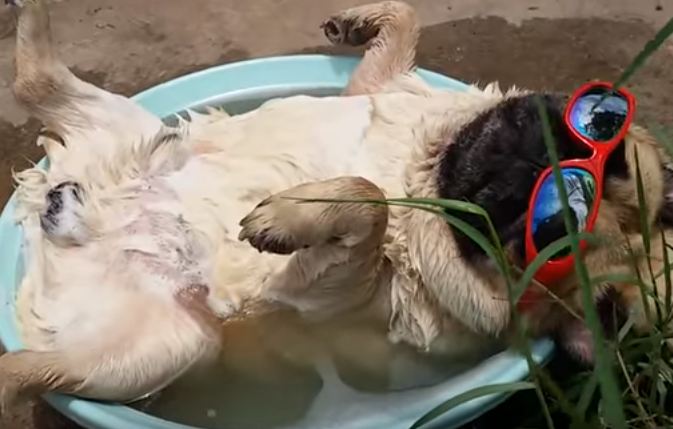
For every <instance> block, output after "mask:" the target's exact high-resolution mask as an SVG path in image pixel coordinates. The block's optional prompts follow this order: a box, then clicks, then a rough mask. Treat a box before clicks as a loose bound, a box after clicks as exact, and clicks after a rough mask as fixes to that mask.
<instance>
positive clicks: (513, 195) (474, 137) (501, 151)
mask: <svg viewBox="0 0 673 429" xmlns="http://www.w3.org/2000/svg"><path fill="white" fill-rule="evenodd" d="M540 98H541V100H542V102H543V104H544V106H545V108H546V109H547V113H548V115H549V119H550V125H551V130H552V135H553V136H554V139H555V143H556V150H557V152H558V155H559V158H560V159H561V160H566V159H574V158H586V157H588V155H590V152H589V150H588V149H585V148H583V147H581V146H580V145H579V144H578V143H576V142H575V141H574V140H573V139H572V138H571V136H570V134H569V133H568V131H567V130H566V128H565V126H564V124H563V108H564V105H565V101H566V100H565V98H564V97H561V96H554V95H541V96H540ZM550 165H551V162H550V160H549V155H548V153H547V147H546V145H545V142H544V137H543V134H542V120H541V118H540V115H539V111H538V105H537V103H536V102H535V96H534V95H527V96H522V97H516V98H511V99H507V100H504V101H503V102H501V103H500V104H498V105H497V106H495V107H494V108H492V109H490V110H488V111H486V112H484V113H482V114H481V115H479V116H478V117H477V118H476V119H475V120H473V121H472V122H470V123H469V124H468V125H466V126H465V127H464V128H463V129H462V130H461V131H460V132H458V134H456V136H455V137H454V141H453V142H452V144H450V145H447V147H446V152H445V153H444V155H443V156H442V159H441V161H440V165H439V174H438V177H437V180H438V183H437V185H438V190H439V196H440V197H441V198H447V199H456V200H462V201H467V202H470V203H473V204H477V205H479V206H481V207H482V208H483V209H484V210H486V212H487V213H488V214H489V216H490V218H491V221H492V222H493V224H494V226H495V229H496V230H497V233H498V235H499V237H500V240H501V242H502V243H503V244H504V245H506V246H507V247H510V248H513V249H514V250H515V251H516V254H518V256H519V257H520V258H521V260H522V259H523V252H524V246H523V243H524V238H525V237H524V235H525V224H526V211H527V209H528V202H529V199H530V196H531V192H532V190H533V187H534V185H535V182H536V180H537V178H538V176H539V175H540V173H542V171H543V170H544V169H546V168H547V167H549V166H550ZM615 176H617V177H622V178H626V177H628V166H627V164H626V159H625V153H624V145H621V146H620V147H619V148H617V149H616V150H615V151H614V152H613V153H612V155H611V156H610V158H609V160H608V162H607V165H606V171H605V177H606V178H609V177H615ZM452 214H454V215H456V216H458V217H460V218H461V219H463V220H465V221H467V222H469V223H470V224H471V225H473V226H475V227H477V228H478V229H479V230H480V231H481V232H482V233H484V234H485V235H486V236H487V237H488V231H487V228H486V224H485V222H483V220H482V219H481V218H480V217H479V216H476V215H469V214H464V213H452ZM454 235H455V237H456V241H457V244H458V246H459V248H460V251H461V253H462V255H463V257H464V258H465V259H466V260H468V261H470V262H472V263H476V262H478V261H479V260H480V259H482V258H485V257H486V255H485V253H484V251H483V250H482V249H481V248H480V247H479V246H478V245H477V244H476V243H475V242H474V241H472V240H471V239H470V238H469V237H467V236H465V235H464V234H462V233H460V232H459V231H457V230H454Z"/></svg>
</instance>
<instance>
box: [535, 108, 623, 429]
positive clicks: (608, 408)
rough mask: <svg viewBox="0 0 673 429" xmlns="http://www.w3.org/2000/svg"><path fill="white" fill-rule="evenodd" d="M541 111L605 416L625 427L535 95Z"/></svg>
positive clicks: (549, 136) (612, 423) (544, 112)
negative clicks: (579, 286) (590, 340)
mask: <svg viewBox="0 0 673 429" xmlns="http://www.w3.org/2000/svg"><path fill="white" fill-rule="evenodd" d="M536 103H537V105H538V111H539V114H540V118H541V120H542V129H543V136H544V141H545V145H546V146H547V152H548V153H549V158H550V160H551V163H552V169H553V176H554V180H555V182H556V187H557V189H558V193H559V197H560V199H561V205H562V208H563V217H564V220H565V225H566V230H567V231H568V235H569V236H570V238H571V240H570V241H571V245H572V253H573V254H574V255H577V257H575V271H576V273H577V277H578V279H579V281H580V284H581V291H582V304H583V307H584V313H585V318H586V323H587V326H588V327H589V329H590V330H591V333H592V340H593V346H594V353H595V358H596V369H595V371H596V375H597V377H598V382H599V385H600V388H601V395H602V397H603V403H604V405H605V417H606V419H607V422H608V424H609V425H610V426H611V427H612V428H614V429H626V416H625V414H624V406H623V403H622V400H621V396H620V392H619V388H618V385H617V381H616V378H615V374H614V368H613V359H611V356H610V354H608V350H607V348H606V347H605V343H604V338H605V334H604V333H603V328H602V325H601V322H600V319H599V317H598V312H597V310H596V307H595V305H594V302H593V294H592V288H591V284H590V283H591V282H590V280H589V273H588V272H587V268H586V266H585V265H584V262H583V261H582V258H581V257H579V256H580V255H581V252H580V246H579V240H578V238H577V231H576V230H575V226H574V223H573V222H572V216H573V215H572V214H571V211H570V207H569V203H568V195H567V194H568V193H567V191H566V187H565V183H564V180H563V177H562V174H561V169H560V168H559V158H558V153H557V152H556V146H555V144H554V139H553V136H552V132H551V126H550V122H549V117H548V115H547V110H546V109H545V107H544V104H543V103H542V100H541V99H540V98H539V96H538V97H536Z"/></svg>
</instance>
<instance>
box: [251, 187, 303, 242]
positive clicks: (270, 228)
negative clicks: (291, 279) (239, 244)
mask: <svg viewBox="0 0 673 429" xmlns="http://www.w3.org/2000/svg"><path fill="white" fill-rule="evenodd" d="M296 206H297V202H296V201H292V200H287V199H283V198H282V197H279V196H272V197H269V198H267V199H266V200H264V201H262V202H261V203H259V205H257V207H255V209H254V210H253V211H252V212H250V214H248V215H247V216H246V217H244V218H243V220H241V222H240V226H241V227H242V229H241V232H240V234H239V235H238V239H239V240H241V241H248V242H250V244H251V245H252V247H254V248H255V249H257V250H259V251H260V252H270V253H278V254H281V255H288V254H290V253H292V252H294V251H295V250H298V249H301V248H304V247H308V246H309V244H308V243H302V242H301V241H300V240H299V239H298V237H297V234H296V232H295V231H293V230H294V229H295V228H294V227H293V225H294V223H295V222H296V220H297V219H296V216H297V207H296Z"/></svg>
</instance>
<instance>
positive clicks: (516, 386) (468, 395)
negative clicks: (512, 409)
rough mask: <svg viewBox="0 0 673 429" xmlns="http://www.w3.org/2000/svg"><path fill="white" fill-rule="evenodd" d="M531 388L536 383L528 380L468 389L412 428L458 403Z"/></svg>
mask: <svg viewBox="0 0 673 429" xmlns="http://www.w3.org/2000/svg"><path fill="white" fill-rule="evenodd" d="M529 389H535V384H533V383H531V382H528V381H522V382H518V383H502V384H490V385H487V386H481V387H477V388H474V389H471V390H468V391H467V392H463V393H461V394H460V395H456V396H454V397H453V398H451V399H449V400H448V401H445V402H442V403H441V404H439V405H438V406H437V407H435V408H433V409H432V410H430V411H429V412H428V413H427V414H425V415H424V416H423V417H421V418H420V419H418V420H416V422H414V424H413V425H411V427H410V429H417V428H419V427H421V426H423V425H424V424H427V423H428V422H430V421H432V420H434V419H436V418H437V417H439V416H441V415H442V414H444V413H446V412H447V411H449V410H451V409H452V408H455V407H457V406H458V405H460V404H464V403H466V402H468V401H471V400H473V399H477V398H481V397H483V396H487V395H494V394H498V393H513V392H517V391H521V390H529Z"/></svg>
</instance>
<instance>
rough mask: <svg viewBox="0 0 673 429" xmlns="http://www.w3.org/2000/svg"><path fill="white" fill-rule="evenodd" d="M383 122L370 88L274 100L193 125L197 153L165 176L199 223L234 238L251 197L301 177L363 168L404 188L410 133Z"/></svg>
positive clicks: (360, 172) (393, 190)
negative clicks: (339, 94) (357, 92)
mask: <svg viewBox="0 0 673 429" xmlns="http://www.w3.org/2000/svg"><path fill="white" fill-rule="evenodd" d="M400 126H402V127H403V126H404V124H401V125H400ZM386 127H388V128H394V126H393V125H391V124H385V123H384V122H383V121H382V120H381V119H380V118H378V117H377V116H376V112H375V108H374V102H373V100H372V98H370V97H367V96H357V97H347V98H344V97H327V98H314V97H307V96H297V97H291V98H287V99H280V100H273V101H271V102H268V103H267V104H265V105H263V106H262V107H261V108H259V109H258V110H256V111H253V112H250V113H247V114H244V115H240V116H236V117H232V118H230V119H225V120H221V121H217V122H214V123H211V124H208V125H205V126H203V127H201V128H198V129H194V130H192V135H193V140H192V141H193V145H194V150H195V152H197V154H196V155H195V156H194V157H193V158H191V160H190V161H189V162H188V163H187V164H186V165H185V166H184V168H182V169H181V170H180V171H178V172H176V173H174V174H173V175H172V176H171V177H169V178H168V179H167V181H168V182H169V183H170V185H171V186H172V187H173V188H174V189H175V190H176V191H177V192H178V194H179V195H180V197H181V198H182V200H183V201H184V202H185V205H186V210H187V216H192V219H194V220H195V222H196V224H198V225H200V226H201V227H202V228H206V229H208V231H209V233H210V234H211V235H212V234H216V233H217V231H219V232H221V233H224V235H225V236H226V237H227V238H229V239H232V240H235V239H236V237H237V235H238V231H239V226H238V223H239V221H240V220H241V219H242V218H243V217H244V216H245V215H246V214H248V213H249V212H250V211H251V210H252V209H253V208H254V207H255V205H257V204H258V203H259V202H261V201H262V200H263V199H264V198H266V197H268V196H270V195H272V194H275V193H277V192H281V191H283V190H286V189H288V188H290V187H293V186H296V185H299V184H301V183H306V182H313V181H320V180H325V179H331V178H335V177H339V176H362V177H364V178H366V179H368V180H370V181H372V182H373V183H375V184H377V185H378V186H379V187H381V188H382V189H383V190H384V191H385V192H386V193H387V194H388V195H394V196H401V195H402V194H403V192H404V190H403V186H402V185H403V169H404V165H405V162H406V160H407V159H408V156H409V151H410V148H411V141H410V139H409V138H408V136H406V135H404V136H402V135H399V134H398V135H395V133H394V132H386V133H381V132H380V130H381V129H382V128H386ZM407 132H409V133H410V130H408V131H407ZM383 135H385V137H386V138H382V136H383Z"/></svg>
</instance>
